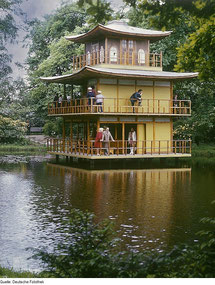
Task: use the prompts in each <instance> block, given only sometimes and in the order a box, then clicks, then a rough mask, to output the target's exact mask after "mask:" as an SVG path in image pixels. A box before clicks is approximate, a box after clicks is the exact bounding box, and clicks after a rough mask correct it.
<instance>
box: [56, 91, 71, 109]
mask: <svg viewBox="0 0 215 285" xmlns="http://www.w3.org/2000/svg"><path fill="white" fill-rule="evenodd" d="M71 100H72V97H71V96H70V95H69V96H66V95H64V96H62V95H60V96H58V94H56V95H55V96H54V103H55V107H61V105H62V103H63V102H65V101H67V103H68V104H70V102H71Z"/></svg>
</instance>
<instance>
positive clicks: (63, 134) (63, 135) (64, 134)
mask: <svg viewBox="0 0 215 285" xmlns="http://www.w3.org/2000/svg"><path fill="white" fill-rule="evenodd" d="M62 137H63V140H65V137H66V132H65V119H64V118H63V133H62Z"/></svg>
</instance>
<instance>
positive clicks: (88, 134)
mask: <svg viewBox="0 0 215 285" xmlns="http://www.w3.org/2000/svg"><path fill="white" fill-rule="evenodd" d="M89 140H90V121H89V120H88V121H87V141H89Z"/></svg>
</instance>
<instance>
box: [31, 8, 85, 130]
mask: <svg viewBox="0 0 215 285" xmlns="http://www.w3.org/2000/svg"><path fill="white" fill-rule="evenodd" d="M84 24H85V14H84V10H83V9H80V8H78V7H77V5H76V4H65V5H62V6H61V8H59V9H58V10H56V11H55V12H54V14H53V15H49V16H47V17H46V18H45V19H44V20H43V21H39V20H34V21H32V22H30V23H29V29H30V30H29V34H28V38H29V39H31V43H30V46H29V54H28V59H27V63H28V66H29V77H28V80H29V90H28V94H29V97H28V100H29V105H30V106H31V113H32V116H31V122H32V124H33V125H36V126H43V125H44V124H45V122H46V120H47V106H48V103H49V102H50V101H52V100H53V98H54V96H55V94H56V93H57V94H62V93H63V86H62V85H58V84H50V85H49V84H46V83H43V82H42V81H41V80H40V77H41V76H55V75H61V74H65V73H68V72H71V63H72V56H73V55H74V54H75V55H77V54H79V53H83V50H81V48H80V47H79V46H77V44H74V43H71V42H70V41H67V40H65V38H64V36H65V35H67V34H70V35H71V34H72V33H83V32H85V31H86V27H85V26H84Z"/></svg>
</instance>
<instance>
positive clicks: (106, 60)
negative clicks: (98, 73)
mask: <svg viewBox="0 0 215 285" xmlns="http://www.w3.org/2000/svg"><path fill="white" fill-rule="evenodd" d="M105 63H108V39H107V38H105Z"/></svg>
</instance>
